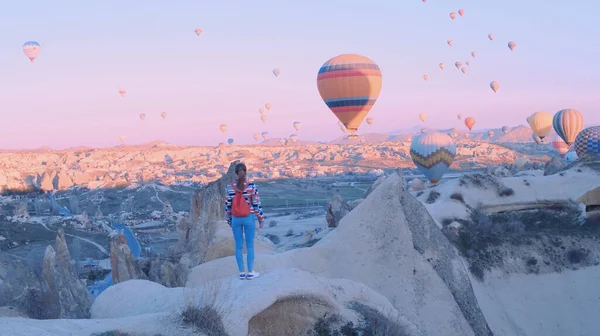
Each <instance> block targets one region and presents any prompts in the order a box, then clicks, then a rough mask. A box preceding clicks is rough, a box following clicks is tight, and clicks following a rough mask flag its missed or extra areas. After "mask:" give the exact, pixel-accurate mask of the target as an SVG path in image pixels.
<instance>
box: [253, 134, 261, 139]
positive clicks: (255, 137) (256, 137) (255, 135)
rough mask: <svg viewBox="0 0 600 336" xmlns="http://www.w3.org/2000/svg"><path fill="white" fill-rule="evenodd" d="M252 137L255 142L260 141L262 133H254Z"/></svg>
mask: <svg viewBox="0 0 600 336" xmlns="http://www.w3.org/2000/svg"><path fill="white" fill-rule="evenodd" d="M252 137H253V138H254V140H256V141H258V139H260V133H254V134H253V135H252Z"/></svg>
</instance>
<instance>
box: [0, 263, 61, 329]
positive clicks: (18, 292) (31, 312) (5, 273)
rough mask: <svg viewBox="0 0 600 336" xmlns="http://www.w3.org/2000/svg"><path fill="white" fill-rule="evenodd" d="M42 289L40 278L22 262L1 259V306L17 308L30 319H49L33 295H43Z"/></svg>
mask: <svg viewBox="0 0 600 336" xmlns="http://www.w3.org/2000/svg"><path fill="white" fill-rule="evenodd" d="M41 288H42V285H41V282H40V281H39V279H38V277H37V276H36V275H35V274H34V273H33V271H32V270H31V268H29V267H27V265H25V264H24V263H23V262H22V261H21V260H10V261H9V260H6V259H3V258H0V306H15V307H16V309H18V310H19V311H20V312H22V313H24V314H26V315H28V316H29V317H32V318H47V317H49V316H47V315H46V314H45V310H44V308H43V306H42V305H41V304H40V300H36V296H34V295H32V293H34V292H35V293H41ZM37 297H41V295H38V296H37Z"/></svg>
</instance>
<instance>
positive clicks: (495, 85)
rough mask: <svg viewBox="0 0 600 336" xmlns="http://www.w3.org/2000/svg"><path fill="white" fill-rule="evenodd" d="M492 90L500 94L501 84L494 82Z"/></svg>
mask: <svg viewBox="0 0 600 336" xmlns="http://www.w3.org/2000/svg"><path fill="white" fill-rule="evenodd" d="M490 88H491V89H492V90H494V92H498V89H499V88H500V84H498V82H496V81H492V82H491V83H490Z"/></svg>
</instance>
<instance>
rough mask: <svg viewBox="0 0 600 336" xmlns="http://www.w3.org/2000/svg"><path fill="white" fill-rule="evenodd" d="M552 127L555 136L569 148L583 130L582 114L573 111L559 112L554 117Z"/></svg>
mask: <svg viewBox="0 0 600 336" xmlns="http://www.w3.org/2000/svg"><path fill="white" fill-rule="evenodd" d="M552 126H553V127H554V131H556V134H558V136H559V137H561V138H562V139H563V140H564V141H565V142H566V143H567V145H569V146H570V145H572V144H573V142H575V137H577V134H579V132H581V130H582V129H583V114H581V112H579V111H577V110H573V109H566V110H560V111H558V112H556V114H555V115H554V119H553V120H552Z"/></svg>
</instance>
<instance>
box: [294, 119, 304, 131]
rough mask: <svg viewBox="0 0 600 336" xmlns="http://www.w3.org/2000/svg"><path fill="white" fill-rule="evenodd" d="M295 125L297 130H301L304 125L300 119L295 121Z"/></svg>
mask: <svg viewBox="0 0 600 336" xmlns="http://www.w3.org/2000/svg"><path fill="white" fill-rule="evenodd" d="M293 125H294V129H295V130H296V131H299V130H300V127H302V124H301V123H300V122H299V121H294V124H293Z"/></svg>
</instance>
